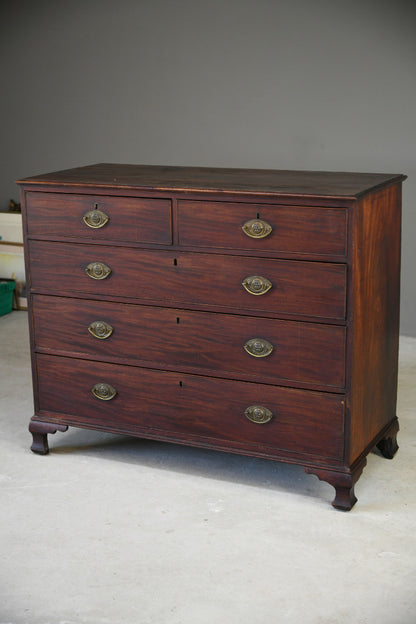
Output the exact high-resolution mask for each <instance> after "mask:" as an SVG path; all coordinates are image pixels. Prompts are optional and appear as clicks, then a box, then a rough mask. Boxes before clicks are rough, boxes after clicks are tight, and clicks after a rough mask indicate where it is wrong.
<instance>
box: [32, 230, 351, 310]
mask: <svg viewBox="0 0 416 624" xmlns="http://www.w3.org/2000/svg"><path fill="white" fill-rule="evenodd" d="M29 250H30V258H31V260H30V270H31V286H32V288H34V289H39V290H41V291H42V292H45V291H47V292H49V293H52V294H60V293H77V292H78V293H85V294H89V295H91V296H94V295H97V296H114V297H131V298H137V299H140V300H148V301H154V302H163V303H168V304H169V305H172V304H173V303H174V304H176V305H184V306H186V305H195V306H198V307H202V306H203V307H204V308H221V309H229V310H230V311H232V310H236V311H238V312H247V313H253V312H254V313H259V314H262V313H267V312H269V313H273V314H293V315H303V316H307V317H320V318H332V319H344V317H345V293H346V267H345V266H344V265H342V264H332V263H322V262H304V261H299V260H295V261H290V260H271V259H264V258H251V257H244V258H243V257H239V256H229V255H214V254H202V253H174V252H170V251H153V250H139V249H134V248H124V247H107V246H101V245H91V246H89V245H77V244H71V243H51V242H46V241H37V240H32V241H30V242H29ZM98 262H99V263H103V264H104V265H106V266H107V267H108V270H109V273H108V276H107V277H106V278H105V279H92V278H91V277H89V276H88V275H87V274H86V271H85V269H86V267H88V266H92V267H93V269H92V270H95V263H98ZM104 274H105V270H104V269H103V268H102V267H101V268H99V269H98V275H99V276H100V277H102V275H104ZM254 276H256V277H258V276H260V278H261V280H258V279H256V280H254V282H253V280H252V279H248V278H253V277H254ZM266 280H267V281H266ZM247 281H248V283H247ZM243 282H245V283H246V285H247V288H252V290H253V292H254V294H252V293H250V292H247V290H246V289H245V288H244V287H243V285H242V284H243ZM259 284H260V290H261V287H262V286H265V287H266V285H267V284H270V289H269V290H268V291H267V292H265V293H264V294H261V295H260V294H257V293H258V291H259ZM172 307H173V306H172Z"/></svg>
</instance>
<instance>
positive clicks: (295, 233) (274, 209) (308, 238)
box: [177, 201, 347, 256]
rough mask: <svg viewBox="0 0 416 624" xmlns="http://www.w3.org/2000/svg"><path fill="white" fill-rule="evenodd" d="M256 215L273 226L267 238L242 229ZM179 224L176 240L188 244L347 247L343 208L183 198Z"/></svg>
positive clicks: (330, 251)
mask: <svg viewBox="0 0 416 624" xmlns="http://www.w3.org/2000/svg"><path fill="white" fill-rule="evenodd" d="M256 218H257V219H258V218H260V219H263V220H264V221H266V222H267V223H268V224H269V225H270V226H271V227H272V228H273V229H272V232H271V233H270V234H269V235H268V236H267V237H265V238H260V239H254V238H250V237H249V236H247V235H246V234H245V233H244V232H243V229H242V225H243V224H244V223H245V222H247V221H249V220H251V219H256ZM177 228H178V242H179V244H180V245H185V246H197V247H216V248H222V249H234V250H236V251H237V250H239V249H245V250H249V251H252V252H254V253H256V252H258V251H262V252H265V251H271V252H274V253H281V254H282V253H285V252H291V253H300V254H302V253H307V254H311V255H335V256H336V255H338V256H345V254H346V251H347V212H346V210H344V209H342V208H338V209H331V208H316V207H312V206H307V207H304V206H295V207H293V206H284V205H283V206H273V205H266V206H265V205H261V204H245V203H241V202H240V203H237V202H207V201H205V202H204V201H180V202H178V225H177Z"/></svg>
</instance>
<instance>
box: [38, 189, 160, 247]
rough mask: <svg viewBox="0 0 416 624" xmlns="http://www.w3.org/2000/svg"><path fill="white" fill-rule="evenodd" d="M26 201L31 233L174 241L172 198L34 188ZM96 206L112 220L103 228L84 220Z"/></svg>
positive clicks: (125, 241) (147, 241)
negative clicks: (57, 191) (53, 191)
mask: <svg viewBox="0 0 416 624" xmlns="http://www.w3.org/2000/svg"><path fill="white" fill-rule="evenodd" d="M26 202H27V215H28V218H27V231H28V235H29V236H35V237H36V236H65V237H69V238H76V239H77V240H78V239H85V238H93V239H94V240H98V241H101V240H105V241H106V240H107V241H122V242H124V243H128V242H141V243H156V244H163V245H170V244H171V243H172V226H171V221H172V214H171V202H170V201H169V200H163V199H143V198H136V197H117V196H116V197H103V196H102V195H97V196H95V195H78V194H71V193H61V194H58V193H36V192H32V193H27V196H26ZM94 209H97V210H100V211H102V212H103V213H105V214H106V215H107V217H108V218H109V221H108V224H106V225H105V226H104V227H102V228H99V229H93V228H90V227H88V226H86V225H85V223H84V221H83V216H84V215H85V214H87V213H88V212H89V211H91V210H94Z"/></svg>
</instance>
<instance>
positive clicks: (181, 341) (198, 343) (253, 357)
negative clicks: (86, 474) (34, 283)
mask: <svg viewBox="0 0 416 624" xmlns="http://www.w3.org/2000/svg"><path fill="white" fill-rule="evenodd" d="M32 310H33V317H34V326H35V332H34V339H35V348H36V349H42V350H48V351H55V352H60V353H65V354H66V355H73V356H78V357H89V358H93V359H95V358H99V359H104V360H108V361H114V359H115V358H116V359H118V360H122V361H125V362H128V363H132V364H136V365H140V366H149V367H153V368H170V369H177V370H182V371H185V372H198V373H201V374H205V375H218V376H223V375H226V376H228V377H233V378H234V379H235V378H237V379H243V380H248V381H250V380H253V381H261V382H262V383H272V384H273V383H286V384H287V383H293V382H298V383H303V384H304V383H307V384H315V385H316V384H317V385H320V386H332V387H334V388H343V386H344V366H345V328H344V327H339V326H336V325H323V324H319V325H316V324H313V323H300V322H296V321H279V320H272V319H268V318H262V317H249V316H236V315H233V314H213V313H209V312H192V311H188V310H179V309H172V308H158V307H152V306H137V305H129V304H120V303H111V302H106V301H85V300H82V299H69V298H62V297H49V296H44V295H35V296H34V297H33V306H32ZM94 322H100V323H101V325H99V326H98V328H94V327H91V330H89V327H90V326H91V324H93V323H94ZM103 323H105V325H106V329H104V331H103ZM110 332H111V333H110ZM107 334H108V337H103V336H106V335H107ZM254 340H255V342H254V344H253V342H251V343H250V341H254ZM268 345H270V346H271V348H272V351H271V353H268Z"/></svg>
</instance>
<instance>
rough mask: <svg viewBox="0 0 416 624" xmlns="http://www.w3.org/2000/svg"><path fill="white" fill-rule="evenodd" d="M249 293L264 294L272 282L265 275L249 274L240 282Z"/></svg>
mask: <svg viewBox="0 0 416 624" xmlns="http://www.w3.org/2000/svg"><path fill="white" fill-rule="evenodd" d="M242 285H243V287H244V288H245V289H246V291H247V292H248V293H250V295H264V294H265V293H267V292H268V291H269V290H270V288H271V287H272V283H271V282H270V281H269V280H268V279H267V278H266V277H260V275H250V276H249V277H246V278H245V280H244V281H243V283H242Z"/></svg>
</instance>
